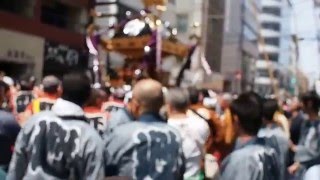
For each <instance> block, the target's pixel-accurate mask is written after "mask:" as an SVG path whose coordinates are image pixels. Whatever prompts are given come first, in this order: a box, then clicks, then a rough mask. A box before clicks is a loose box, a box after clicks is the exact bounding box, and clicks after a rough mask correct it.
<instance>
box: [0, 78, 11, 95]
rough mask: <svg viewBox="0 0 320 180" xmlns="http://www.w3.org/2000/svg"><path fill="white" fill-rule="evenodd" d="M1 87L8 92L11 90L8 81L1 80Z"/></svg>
mask: <svg viewBox="0 0 320 180" xmlns="http://www.w3.org/2000/svg"><path fill="white" fill-rule="evenodd" d="M0 89H1V91H2V90H3V92H4V93H7V92H8V91H9V90H10V87H9V85H8V84H7V83H5V82H3V81H1V80H0Z"/></svg>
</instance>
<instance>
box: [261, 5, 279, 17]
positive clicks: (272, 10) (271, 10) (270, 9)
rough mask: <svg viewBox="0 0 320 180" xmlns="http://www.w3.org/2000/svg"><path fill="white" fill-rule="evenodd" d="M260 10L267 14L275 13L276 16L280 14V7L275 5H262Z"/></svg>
mask: <svg viewBox="0 0 320 180" xmlns="http://www.w3.org/2000/svg"><path fill="white" fill-rule="evenodd" d="M262 12H264V13H268V14H273V15H276V16H280V15H281V10H280V8H276V7H264V8H263V9H262Z"/></svg>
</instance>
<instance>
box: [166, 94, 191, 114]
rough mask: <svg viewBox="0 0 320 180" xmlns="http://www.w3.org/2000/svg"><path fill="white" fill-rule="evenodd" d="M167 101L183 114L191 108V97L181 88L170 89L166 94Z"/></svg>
mask: <svg viewBox="0 0 320 180" xmlns="http://www.w3.org/2000/svg"><path fill="white" fill-rule="evenodd" d="M166 101H167V103H168V104H170V105H171V106H172V107H173V108H174V109H175V110H177V111H180V112H183V111H186V110H187V108H188V106H189V95H188V93H187V92H186V91H185V90H184V89H181V88H173V89H169V91H168V92H167V94H166Z"/></svg>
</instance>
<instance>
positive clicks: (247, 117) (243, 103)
mask: <svg viewBox="0 0 320 180" xmlns="http://www.w3.org/2000/svg"><path fill="white" fill-rule="evenodd" d="M261 101H262V99H261V97H260V96H259V95H258V94H256V93H254V92H248V93H244V94H241V95H240V96H239V97H238V99H236V100H235V101H233V102H232V103H231V106H230V110H231V113H232V115H236V116H237V117H238V118H239V125H240V126H241V128H242V129H243V130H244V131H245V132H246V133H247V134H249V135H257V133H258V131H259V129H260V127H261V125H262V102H261Z"/></svg>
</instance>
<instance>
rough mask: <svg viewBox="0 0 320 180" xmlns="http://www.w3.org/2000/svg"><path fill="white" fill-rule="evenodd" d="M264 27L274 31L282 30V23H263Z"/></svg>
mask: <svg viewBox="0 0 320 180" xmlns="http://www.w3.org/2000/svg"><path fill="white" fill-rule="evenodd" d="M262 28H264V29H270V30H274V31H280V24H279V23H270V22H268V23H262Z"/></svg>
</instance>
